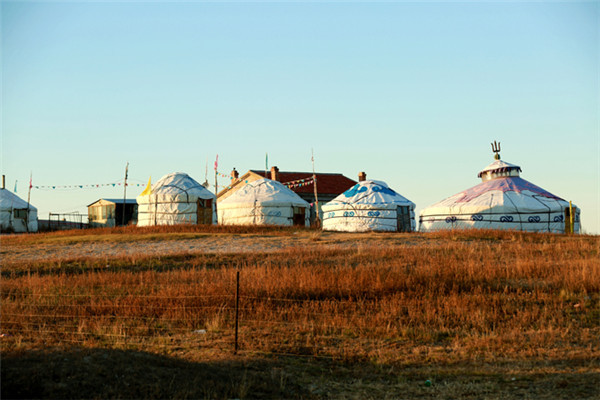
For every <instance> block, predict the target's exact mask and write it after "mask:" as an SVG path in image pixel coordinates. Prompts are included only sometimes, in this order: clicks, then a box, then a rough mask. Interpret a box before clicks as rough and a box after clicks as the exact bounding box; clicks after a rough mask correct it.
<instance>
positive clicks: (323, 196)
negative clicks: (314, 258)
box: [217, 167, 356, 218]
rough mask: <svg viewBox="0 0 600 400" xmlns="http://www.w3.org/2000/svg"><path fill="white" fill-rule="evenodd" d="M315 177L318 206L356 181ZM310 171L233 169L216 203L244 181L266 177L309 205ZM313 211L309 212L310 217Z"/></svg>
mask: <svg viewBox="0 0 600 400" xmlns="http://www.w3.org/2000/svg"><path fill="white" fill-rule="evenodd" d="M315 176H316V178H317V196H318V198H319V199H318V200H319V206H321V205H322V204H324V203H327V202H328V201H331V200H333V199H334V198H335V197H337V196H338V195H339V194H341V193H343V192H345V191H346V190H348V189H350V188H351V187H352V186H354V185H356V181H354V180H352V179H350V178H348V177H346V176H344V175H342V174H330V173H315ZM312 177H313V173H312V172H288V171H279V168H277V167H271V170H270V171H265V170H262V171H261V170H257V169H251V170H249V171H248V172H246V173H245V174H244V175H242V176H239V174H238V172H237V171H236V170H235V168H234V170H233V171H231V178H230V179H231V183H230V185H229V186H228V187H226V188H225V189H223V190H221V191H220V192H219V193H218V194H217V204H218V202H219V201H220V200H223V199H225V198H227V197H229V196H230V195H232V194H233V193H235V191H237V190H238V189H240V188H241V187H243V186H244V185H245V184H246V183H249V182H253V181H257V180H259V179H263V178H268V179H272V180H276V181H279V182H281V183H283V184H286V186H288V187H289V188H290V189H291V190H292V191H293V192H295V193H297V194H298V196H300V197H301V198H302V199H304V200H305V201H307V202H309V203H310V204H311V205H313V204H314V203H315V188H314V184H313V182H312ZM313 216H314V212H311V218H312V217H313Z"/></svg>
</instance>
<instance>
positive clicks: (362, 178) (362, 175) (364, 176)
mask: <svg viewBox="0 0 600 400" xmlns="http://www.w3.org/2000/svg"><path fill="white" fill-rule="evenodd" d="M366 180H367V173H366V172H359V173H358V181H359V182H364V181H366Z"/></svg>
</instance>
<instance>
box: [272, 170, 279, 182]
mask: <svg viewBox="0 0 600 400" xmlns="http://www.w3.org/2000/svg"><path fill="white" fill-rule="evenodd" d="M271 180H273V181H279V168H277V167H271Z"/></svg>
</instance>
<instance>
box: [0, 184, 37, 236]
mask: <svg viewBox="0 0 600 400" xmlns="http://www.w3.org/2000/svg"><path fill="white" fill-rule="evenodd" d="M37 230H38V218H37V208H35V207H34V206H32V205H31V204H29V203H27V202H26V201H25V200H22V199H21V198H20V197H19V196H17V195H16V194H14V193H12V192H10V191H9V190H7V189H4V188H2V189H0V231H2V232H37Z"/></svg>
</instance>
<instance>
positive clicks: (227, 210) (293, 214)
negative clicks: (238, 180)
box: [218, 179, 310, 226]
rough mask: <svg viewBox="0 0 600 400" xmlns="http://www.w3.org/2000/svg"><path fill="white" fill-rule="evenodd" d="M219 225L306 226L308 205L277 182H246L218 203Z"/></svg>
mask: <svg viewBox="0 0 600 400" xmlns="http://www.w3.org/2000/svg"><path fill="white" fill-rule="evenodd" d="M218 213H219V224H223V225H283V226H309V225H310V204H308V203H307V202H306V201H304V200H302V199H301V198H300V196H298V195H297V194H296V193H294V192H292V191H291V190H290V189H289V188H287V187H286V186H284V185H283V184H281V183H280V182H277V181H273V180H270V179H259V180H257V181H253V182H249V183H248V184H246V185H245V186H244V187H242V188H240V189H239V190H237V191H236V192H235V193H233V194H232V195H231V196H229V197H227V198H225V199H223V200H221V201H219V204H218Z"/></svg>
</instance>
